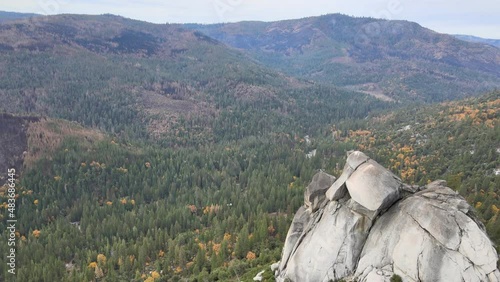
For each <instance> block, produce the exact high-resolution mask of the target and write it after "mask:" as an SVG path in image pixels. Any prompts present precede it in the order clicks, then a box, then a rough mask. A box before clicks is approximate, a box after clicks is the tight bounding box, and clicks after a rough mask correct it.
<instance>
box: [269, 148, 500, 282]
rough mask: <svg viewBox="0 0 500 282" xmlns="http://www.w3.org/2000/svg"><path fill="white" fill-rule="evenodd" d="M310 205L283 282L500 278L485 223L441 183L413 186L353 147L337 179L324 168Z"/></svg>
mask: <svg viewBox="0 0 500 282" xmlns="http://www.w3.org/2000/svg"><path fill="white" fill-rule="evenodd" d="M327 186H328V187H329V188H326V187H327ZM304 203H305V205H304V206H302V207H301V208H299V210H298V211H297V213H296V214H295V216H294V218H293V222H292V225H291V226H290V229H289V231H288V235H287V238H286V241H285V246H284V248H283V252H282V258H281V261H280V263H279V267H277V269H276V271H275V276H276V280H277V281H301V282H302V281H336V280H339V279H345V280H346V281H390V279H391V277H392V276H393V275H399V276H400V277H401V278H402V279H403V281H500V272H499V270H498V269H497V260H498V255H497V253H496V250H495V248H494V247H493V246H492V243H491V241H490V240H489V238H488V236H487V235H486V232H485V229H484V226H483V225H482V224H481V223H480V222H479V221H478V220H477V219H476V218H475V216H474V215H473V213H472V208H471V207H470V206H469V205H468V204H467V202H466V201H465V200H464V199H463V198H462V197H461V196H460V195H458V193H456V192H455V191H453V190H451V189H450V188H448V187H446V182H444V181H442V180H441V181H435V182H432V183H430V184H428V185H426V186H424V187H418V186H410V185H406V184H404V183H403V182H402V181H401V179H399V178H398V177H397V176H395V175H394V174H392V173H391V172H390V171H388V170H387V169H385V168H384V167H382V166H381V165H379V164H378V163H377V162H375V161H374V160H372V159H370V158H369V157H368V156H366V155H365V154H364V153H362V152H352V153H350V154H349V156H348V158H347V162H346V165H345V167H344V171H343V173H342V175H341V176H340V177H339V179H338V180H336V181H335V177H333V176H330V175H328V174H326V173H325V172H322V171H321V172H319V173H318V174H316V175H315V176H314V178H313V180H312V182H311V184H309V186H308V187H307V189H306V191H305V193H304ZM275 268H276V266H275Z"/></svg>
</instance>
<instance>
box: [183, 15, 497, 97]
mask: <svg viewBox="0 0 500 282" xmlns="http://www.w3.org/2000/svg"><path fill="white" fill-rule="evenodd" d="M185 27H188V28H191V29H194V30H197V31H200V32H203V33H204V34H206V35H208V36H210V37H212V38H215V39H217V40H220V41H222V42H224V43H226V44H228V45H230V46H233V47H235V48H238V49H240V50H245V51H246V52H248V54H250V55H251V56H252V57H253V58H254V59H256V60H257V61H259V62H261V63H263V64H265V65H266V66H269V67H273V68H276V69H278V70H280V71H283V72H285V73H288V74H290V75H296V76H300V77H303V78H306V79H310V80H314V81H321V82H326V83H333V84H336V85H341V86H345V87H348V88H350V89H357V90H361V91H365V92H366V93H370V94H373V95H378V96H381V97H384V96H386V98H391V99H395V100H401V101H407V100H420V101H441V100H447V99H455V98H460V97H463V96H466V95H467V94H468V93H469V94H470V93H480V92H483V91H484V90H485V89H490V88H495V87H498V86H499V85H500V50H498V49H497V48H494V47H490V46H484V45H477V44H471V43H468V42H464V41H461V40H458V39H456V38H454V37H452V36H450V35H444V34H438V33H436V32H433V31H431V30H429V29H426V28H423V27H421V26H420V25H418V24H416V23H412V22H407V21H388V20H379V19H373V18H353V17H348V16H345V15H340V14H333V15H325V16H320V17H310V18H303V19H298V20H286V21H278V22H238V23H228V24H212V25H193V24H190V25H185Z"/></svg>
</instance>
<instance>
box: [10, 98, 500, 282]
mask: <svg viewBox="0 0 500 282" xmlns="http://www.w3.org/2000/svg"><path fill="white" fill-rule="evenodd" d="M499 95H500V94H499V93H498V92H495V93H491V94H488V95H485V96H481V97H480V98H475V99H470V100H463V101H457V102H452V103H446V104H440V105H435V106H427V107H420V108H412V109H410V108H409V109H403V110H400V111H395V112H392V113H387V114H379V115H377V116H375V117H373V118H369V119H362V120H346V121H343V122H338V123H335V124H334V125H333V126H332V127H331V130H329V131H323V132H318V133H317V134H315V135H311V136H310V137H309V138H302V137H301V136H293V135H290V134H286V133H283V132H275V133H273V134H268V135H265V136H250V137H246V138H243V139H241V140H239V141H231V142H227V141H226V142H222V143H221V144H212V145H209V146H206V145H205V146H200V147H198V149H197V150H193V148H192V147H189V148H177V149H172V148H162V147H160V146H157V145H152V144H149V143H148V142H141V143H136V142H132V143H131V142H128V141H125V140H122V139H117V138H116V137H113V136H109V137H107V138H104V139H98V138H97V139H95V141H94V142H92V143H88V142H87V143H82V142H86V141H85V139H84V138H81V137H80V138H69V139H66V140H64V139H62V140H61V142H60V143H59V145H58V147H57V148H56V149H55V150H53V151H52V153H50V154H48V155H46V156H45V157H42V158H41V159H40V160H39V161H37V162H35V163H34V165H33V166H31V167H32V168H31V169H28V170H27V171H25V173H24V174H23V176H22V178H21V179H20V182H19V183H18V185H17V186H18V189H19V190H18V193H19V196H18V203H19V208H18V211H19V212H18V218H19V222H18V224H19V236H20V239H19V242H21V243H20V245H19V249H18V252H19V253H18V259H19V262H18V263H19V264H20V265H23V266H25V267H23V268H20V270H19V273H18V277H19V279H21V280H22V281H37V280H39V279H43V280H46V281H60V280H61V281H62V280H77V281H83V280H90V279H92V278H94V277H101V278H104V277H106V279H109V280H112V281H116V280H124V279H125V280H127V279H130V278H133V279H135V280H134V281H139V280H141V281H142V280H144V279H147V278H149V277H153V276H155V277H156V276H158V277H161V279H163V280H164V281H176V280H178V279H181V278H186V277H190V278H192V279H195V278H196V279H201V280H203V279H207V278H208V279H209V281H216V280H222V281H236V279H238V280H239V279H242V280H244V281H246V280H251V279H252V277H253V276H255V274H256V273H257V272H259V271H261V270H263V269H268V267H269V264H270V263H273V262H276V261H277V260H278V259H279V257H280V253H281V249H282V247H283V243H284V240H285V236H286V233H287V229H288V227H289V224H290V221H291V216H292V214H293V212H294V211H295V210H297V209H298V208H299V207H300V206H301V205H302V203H303V197H304V188H305V186H306V185H307V184H308V183H309V182H310V181H311V179H312V176H313V175H314V173H315V172H316V171H317V170H318V169H323V170H324V171H326V172H328V173H331V174H333V175H335V176H337V177H338V176H339V175H340V172H341V168H342V166H343V164H344V162H345V153H346V151H347V150H351V149H362V150H364V151H366V152H368V153H367V154H370V156H371V157H372V158H373V159H374V160H376V161H377V162H379V163H380V164H382V166H384V167H386V168H389V169H391V170H392V171H393V172H394V173H395V174H396V175H398V176H400V177H401V178H402V179H404V181H405V182H407V183H410V184H411V183H416V184H420V185H424V184H426V183H428V182H429V181H433V180H436V179H446V180H448V186H449V187H451V188H453V189H456V190H457V191H459V192H460V193H461V194H462V195H464V196H465V197H466V198H467V200H468V202H469V203H470V204H471V205H472V206H473V207H475V209H476V210H477V214H478V215H479V217H480V219H481V220H482V221H483V222H484V223H485V225H486V228H487V230H488V234H489V236H490V237H491V238H492V239H493V240H494V242H495V243H496V244H497V246H498V243H500V235H499V234H500V233H499V230H498V226H500V225H499V224H498V220H497V218H498V214H499V209H498V206H500V199H499V197H498V193H500V192H499V191H498V187H500V185H499V183H498V181H500V176H498V175H495V171H496V170H498V168H500V163H499V162H498V157H497V156H498V152H497V151H498V149H497V148H496V147H497V146H498V136H500V134H499V132H498V128H500V127H499V126H498V114H499V104H498V99H499V97H500V96H499ZM50 128H51V127H50V126H49V127H48V128H47V127H46V129H45V130H42V132H45V131H46V130H48V129H50ZM443 133H444V134H443ZM38 135H39V134H35V136H38ZM85 135H88V134H87V133H85ZM332 138H333V140H332ZM92 140H93V139H92ZM308 140H309V141H308ZM314 149H316V150H317V153H316V155H315V156H314V157H308V156H307V153H308V152H310V151H312V150H314ZM471 151H473V152H472V153H471ZM2 195H3V196H2V197H5V194H2ZM2 199H5V198H2ZM3 206H5V205H3ZM1 224H4V223H3V221H2V223H1ZM0 227H1V228H2V229H0V230H5V226H3V227H2V226H0ZM56 238H57V239H56ZM1 248H5V245H3V246H0V251H2V252H3V251H6V250H3V249H1ZM0 267H3V268H2V269H1V270H2V271H1V272H2V273H4V272H3V271H4V270H5V268H4V267H5V266H4V264H0ZM270 275H271V273H270V272H269V271H267V273H265V277H270Z"/></svg>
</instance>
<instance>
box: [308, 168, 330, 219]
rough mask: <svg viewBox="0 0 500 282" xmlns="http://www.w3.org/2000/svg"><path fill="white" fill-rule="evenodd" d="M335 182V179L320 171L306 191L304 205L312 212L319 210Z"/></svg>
mask: <svg viewBox="0 0 500 282" xmlns="http://www.w3.org/2000/svg"><path fill="white" fill-rule="evenodd" d="M333 182H335V177H334V176H331V175H329V174H328V173H325V172H323V171H320V172H318V173H316V175H314V177H313V179H312V181H311V183H310V184H309V185H308V186H307V188H306V191H304V204H305V206H306V207H307V209H308V210H309V211H310V212H315V211H317V210H318V208H319V205H320V204H321V203H322V202H323V201H324V200H325V193H326V191H327V190H328V189H329V188H330V186H332V184H333Z"/></svg>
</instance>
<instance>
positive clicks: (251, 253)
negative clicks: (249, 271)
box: [246, 251, 256, 260]
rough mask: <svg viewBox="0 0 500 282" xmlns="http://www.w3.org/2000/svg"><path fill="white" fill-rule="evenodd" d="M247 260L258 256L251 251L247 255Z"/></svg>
mask: <svg viewBox="0 0 500 282" xmlns="http://www.w3.org/2000/svg"><path fill="white" fill-rule="evenodd" d="M246 258H247V260H254V259H255V258H256V256H255V253H254V252H251V251H249V252H248V253H247V256H246Z"/></svg>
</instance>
